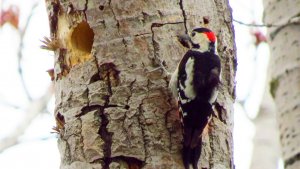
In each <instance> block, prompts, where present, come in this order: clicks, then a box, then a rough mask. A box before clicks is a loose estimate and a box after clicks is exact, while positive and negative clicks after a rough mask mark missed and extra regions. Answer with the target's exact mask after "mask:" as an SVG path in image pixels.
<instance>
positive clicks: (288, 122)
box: [264, 0, 300, 169]
mask: <svg viewBox="0 0 300 169" xmlns="http://www.w3.org/2000/svg"><path fill="white" fill-rule="evenodd" d="M264 8H265V12H264V13H265V16H264V22H265V23H267V24H270V23H272V24H274V25H281V24H283V25H284V24H285V23H287V22H289V21H291V20H294V19H296V18H297V17H299V14H300V1H299V0H295V1H292V0H279V1H278V0H276V1H275V0H264ZM268 34H269V44H270V49H271V63H270V65H271V70H270V71H271V82H270V92H271V94H272V96H273V98H274V100H275V103H276V107H277V120H278V123H279V133H280V141H281V148H282V158H283V160H284V165H285V168H286V169H299V168H300V127H299V126H300V106H299V105H300V94H299V93H300V85H299V84H300V55H299V53H300V50H299V49H300V48H299V43H300V39H299V37H300V29H299V23H298V24H289V25H284V26H279V27H272V28H269V29H268Z"/></svg>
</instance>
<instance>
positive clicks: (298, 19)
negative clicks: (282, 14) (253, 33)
mask: <svg viewBox="0 0 300 169" xmlns="http://www.w3.org/2000/svg"><path fill="white" fill-rule="evenodd" d="M232 20H233V21H234V22H236V23H238V24H241V25H244V26H250V27H267V28H271V27H284V26H287V25H291V24H299V23H300V17H299V16H295V17H292V18H291V19H289V20H288V21H287V22H286V23H284V24H255V23H244V22H242V21H239V20H236V19H232Z"/></svg>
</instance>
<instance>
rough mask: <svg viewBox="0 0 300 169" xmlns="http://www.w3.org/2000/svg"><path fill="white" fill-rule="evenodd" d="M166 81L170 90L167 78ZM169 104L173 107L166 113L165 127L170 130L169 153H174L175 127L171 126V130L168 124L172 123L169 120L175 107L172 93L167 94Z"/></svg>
mask: <svg viewBox="0 0 300 169" xmlns="http://www.w3.org/2000/svg"><path fill="white" fill-rule="evenodd" d="M165 81H166V88H167V89H168V87H169V85H168V79H167V78H165ZM167 97H168V99H167V102H168V104H169V106H170V107H171V108H170V110H168V111H167V112H166V113H165V125H166V128H167V130H168V133H169V142H170V145H169V151H170V153H172V132H173V131H172V130H173V126H171V128H169V127H168V124H169V123H170V122H169V121H168V118H169V117H170V113H171V112H172V110H173V107H172V98H173V96H172V95H170V93H167Z"/></svg>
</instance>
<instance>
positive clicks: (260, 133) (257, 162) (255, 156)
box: [250, 88, 280, 169]
mask: <svg viewBox="0 0 300 169" xmlns="http://www.w3.org/2000/svg"><path fill="white" fill-rule="evenodd" d="M253 123H254V125H255V135H254V138H253V151H252V160H251V166H250V169H262V168H268V169H277V168H278V161H279V159H280V148H279V147H280V145H279V133H278V125H277V121H276V109H275V104H274V101H273V99H272V98H271V94H270V93H269V88H267V90H266V91H265V92H264V96H263V99H262V103H261V105H260V109H259V112H258V115H257V117H256V118H255V119H254V120H253Z"/></svg>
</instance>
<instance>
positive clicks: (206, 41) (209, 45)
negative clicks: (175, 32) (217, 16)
mask: <svg viewBox="0 0 300 169" xmlns="http://www.w3.org/2000/svg"><path fill="white" fill-rule="evenodd" d="M179 41H180V42H181V44H182V45H183V46H185V47H189V48H191V49H192V50H196V51H200V52H214V53H215V49H216V41H217V38H216V36H215V34H214V33H213V32H212V31H211V30H209V29H207V28H195V29H193V31H192V32H191V33H190V35H181V36H179Z"/></svg>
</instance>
